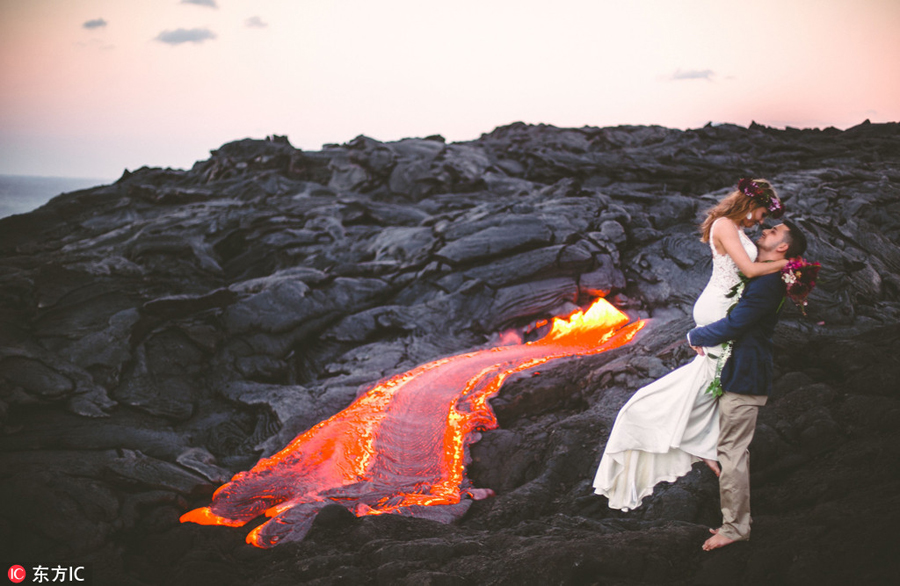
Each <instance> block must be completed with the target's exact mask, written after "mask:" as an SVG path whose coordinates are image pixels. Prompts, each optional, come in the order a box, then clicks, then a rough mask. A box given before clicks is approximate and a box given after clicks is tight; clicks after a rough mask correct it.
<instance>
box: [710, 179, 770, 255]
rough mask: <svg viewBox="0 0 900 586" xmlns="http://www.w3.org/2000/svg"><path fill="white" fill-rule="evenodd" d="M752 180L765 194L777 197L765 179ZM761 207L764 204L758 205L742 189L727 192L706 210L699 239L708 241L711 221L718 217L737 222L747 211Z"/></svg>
mask: <svg viewBox="0 0 900 586" xmlns="http://www.w3.org/2000/svg"><path fill="white" fill-rule="evenodd" d="M753 181H754V182H755V183H756V184H757V185H759V186H760V187H761V188H762V193H764V194H765V195H768V196H770V197H775V198H777V197H778V194H777V193H776V192H775V188H774V187H772V184H771V183H769V182H768V181H766V180H765V179H754V180H753ZM761 207H765V206H761V205H759V202H758V201H757V200H756V198H753V197H747V194H745V193H744V192H743V191H741V190H740V189H735V190H734V191H732V192H731V193H729V194H728V196H727V197H725V199H723V200H722V201H720V202H719V203H718V204H716V206H715V207H712V208H710V209H708V210H707V211H706V219H705V220H703V223H702V224H700V233H701V234H702V236H701V237H700V241H701V242H709V231H710V229H711V228H712V225H713V222H715V221H716V220H718V219H719V218H723V217H724V218H728V219H729V220H731V221H733V222H737V221H740V220H742V219H744V218H745V217H746V216H747V212H752V211H753V210H755V209H756V208H761Z"/></svg>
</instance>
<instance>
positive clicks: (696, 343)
mask: <svg viewBox="0 0 900 586" xmlns="http://www.w3.org/2000/svg"><path fill="white" fill-rule="evenodd" d="M756 245H757V248H758V249H759V255H758V256H757V258H756V261H757V262H767V261H776V260H781V259H783V258H793V257H796V256H800V255H801V254H803V253H804V252H805V251H806V238H805V237H804V236H803V233H802V232H800V230H799V228H797V226H796V225H795V224H794V223H792V222H789V221H785V222H784V223H783V224H779V225H777V226H775V227H774V228H770V229H768V230H763V232H762V236H761V237H760V238H759V240H757V242H756ZM784 294H785V286H784V283H783V282H782V280H781V273H780V272H777V273H772V274H770V275H763V276H761V277H757V278H755V279H751V280H750V281H749V282H748V283H747V286H746V287H745V289H744V292H743V294H742V295H741V298H740V301H738V303H737V305H736V306H735V307H734V309H733V310H732V311H731V313H729V314H728V316H727V317H725V318H723V319H720V320H719V321H717V322H713V323H711V324H709V325H707V326H703V327H699V328H694V329H693V330H691V331H690V332H688V343H690V345H691V347H692V348H693V349H694V350H695V351H696V352H697V353H698V354H700V355H703V347H710V346H718V345H719V344H723V343H725V342H727V341H728V340H734V346H733V347H732V351H731V357H730V358H729V359H728V361H727V362H726V363H725V367H724V368H723V369H722V376H721V382H722V388H723V389H724V390H725V393H724V394H723V395H722V396H721V397H720V398H719V444H718V450H717V451H718V457H719V463H720V464H721V465H722V472H721V475H720V476H719V498H720V500H721V506H722V526H721V527H720V528H719V529H710V532H711V533H713V536H712V537H710V538H709V539H707V540H706V543H704V544H703V549H704V550H706V551H710V550H713V549H716V548H719V547H723V546H726V545H729V544H731V543H734V542H735V541H742V540H745V539H749V538H750V522H751V521H750V466H749V464H750V453H749V452H748V451H747V447H748V446H749V445H750V441H751V440H752V439H753V432H754V430H755V428H756V415H757V411H758V410H759V408H760V407H761V406H762V405H765V403H766V399H767V398H768V393H769V390H770V389H771V387H772V334H773V332H774V331H775V324H776V323H777V322H778V314H779V311H778V310H779V308H780V306H781V302H782V300H783V299H784Z"/></svg>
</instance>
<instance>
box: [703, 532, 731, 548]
mask: <svg viewBox="0 0 900 586" xmlns="http://www.w3.org/2000/svg"><path fill="white" fill-rule="evenodd" d="M709 532H710V533H712V534H713V536H712V537H710V538H709V539H707V540H706V541H705V542H703V551H712V550H714V549H719V548H720V547H725V546H726V545H731V544H732V543H734V539H728V538H727V537H725V536H724V535H722V534H720V533H719V530H718V529H710V530H709Z"/></svg>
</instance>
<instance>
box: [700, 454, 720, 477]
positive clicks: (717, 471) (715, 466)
mask: <svg viewBox="0 0 900 586" xmlns="http://www.w3.org/2000/svg"><path fill="white" fill-rule="evenodd" d="M703 462H704V463H706V465H707V466H709V469H710V470H712V471H713V474H715V475H716V477H717V478H718V476H719V474H721V473H722V470H721V469H720V468H719V463H718V462H716V461H715V460H707V459H706V458H704V459H703Z"/></svg>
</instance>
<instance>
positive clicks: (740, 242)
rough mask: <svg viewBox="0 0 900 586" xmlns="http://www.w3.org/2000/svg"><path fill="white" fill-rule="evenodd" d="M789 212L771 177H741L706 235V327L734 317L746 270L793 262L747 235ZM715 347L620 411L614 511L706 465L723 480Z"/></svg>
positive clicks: (602, 473)
mask: <svg viewBox="0 0 900 586" xmlns="http://www.w3.org/2000/svg"><path fill="white" fill-rule="evenodd" d="M783 213H784V206H783V205H782V203H781V200H779V199H778V195H777V194H776V193H775V190H774V188H773V187H772V185H771V184H770V183H769V182H768V181H766V180H764V179H754V180H751V179H741V181H740V182H739V183H738V188H737V189H736V190H734V191H733V192H731V193H730V194H729V195H728V196H727V197H726V198H725V199H723V200H722V201H721V202H719V204H718V205H716V206H715V207H714V208H712V209H710V210H709V211H708V212H707V215H706V219H705V220H704V221H703V223H702V224H701V226H700V231H701V232H702V234H703V237H702V238H701V240H702V241H703V242H709V245H710V249H711V250H712V260H713V263H712V264H713V270H712V277H710V279H709V283H708V284H707V285H706V288H705V289H704V290H703V292H702V293H701V294H700V297H699V298H698V299H697V302H696V303H695V304H694V321H695V322H696V323H697V325H698V326H703V325H707V324H710V323H712V322H714V321H717V320H719V319H721V318H723V317H725V316H726V314H727V312H728V308H729V307H730V306H731V304H732V303H734V301H735V299H733V298H728V297H726V294H727V293H729V291H730V290H731V289H732V287H733V286H734V285H736V284H737V283H738V282H739V280H740V276H739V273H743V274H744V275H746V276H747V277H748V278H752V277H758V276H760V275H767V274H769V273H774V272H777V271H780V270H781V269H782V268H783V267H784V266H785V265H786V264H787V261H786V260H782V261H778V262H771V263H758V262H754V261H755V260H756V246H755V245H754V244H753V242H751V241H750V239H749V238H748V237H747V235H746V234H744V228H750V227H752V226H755V225H757V224H761V223H762V222H763V221H764V220H765V218H766V217H768V216H772V217H773V218H778V217H781V215H782V214H783ZM710 350H711V351H712V355H713V356H710V352H706V353H705V355H704V356H697V357H696V358H694V359H693V360H692V361H691V362H689V363H688V364H685V365H684V366H682V367H681V368H679V369H677V370H674V371H672V372H670V373H669V374H667V375H666V376H664V377H663V378H661V379H659V380H657V381H654V382H653V383H651V384H649V385H647V386H646V387H643V388H642V389H640V390H638V391H637V392H636V393H635V394H634V395H632V397H631V399H629V401H628V402H627V403H625V405H624V406H623V407H622V409H621V411H619V415H618V416H617V417H616V422H615V424H614V425H613V429H612V432H611V433H610V436H609V441H608V442H607V443H606V450H605V451H604V452H603V458H602V459H601V460H600V467H599V468H598V469H597V474H596V476H595V477H594V492H595V493H597V494H601V495H604V496H606V497H607V498H608V499H609V506H610V508H614V509H621V510H623V511H628V510H630V509H633V508H635V507H638V506H640V504H641V501H642V500H643V499H644V497H646V496H648V495H650V494H651V493H652V492H653V487H654V486H655V485H656V484H657V483H658V482H662V481H672V480H675V479H676V478H678V477H680V476H683V475H685V474H687V473H688V472H689V471H690V469H691V465H692V464H693V462H697V461H699V460H703V461H704V462H706V464H707V466H709V467H710V468H711V469H712V470H713V472H715V473H716V476H718V475H719V465H718V464H717V463H716V444H717V442H718V438H719V417H718V406H717V402H716V399H715V397H713V395H712V394H710V393H707V392H706V389H707V387H708V386H709V384H710V383H711V382H712V380H713V378H714V376H715V371H716V358H715V356H717V355H718V354H720V353H721V348H712V349H710Z"/></svg>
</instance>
